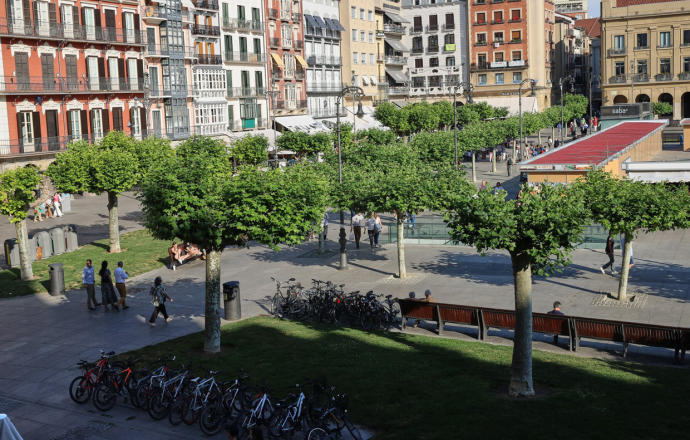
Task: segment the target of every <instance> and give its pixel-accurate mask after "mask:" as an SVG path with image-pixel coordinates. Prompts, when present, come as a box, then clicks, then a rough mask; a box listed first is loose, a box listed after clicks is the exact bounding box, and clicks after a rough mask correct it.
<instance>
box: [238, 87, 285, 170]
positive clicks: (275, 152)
mask: <svg viewBox="0 0 690 440" xmlns="http://www.w3.org/2000/svg"><path fill="white" fill-rule="evenodd" d="M279 94H280V90H273V88H272V87H269V88H268V89H267V90H266V93H265V95H266V105H267V106H268V128H269V129H271V130H273V160H274V161H276V162H277V160H278V145H276V131H275V129H273V107H274V99H275V97H276V96H278V95H279ZM269 100H270V102H269ZM233 124H234V121H233Z"/></svg>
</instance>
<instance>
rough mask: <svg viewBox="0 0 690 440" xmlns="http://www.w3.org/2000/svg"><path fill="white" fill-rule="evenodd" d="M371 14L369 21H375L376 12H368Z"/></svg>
mask: <svg viewBox="0 0 690 440" xmlns="http://www.w3.org/2000/svg"><path fill="white" fill-rule="evenodd" d="M368 13H369V21H374V11H368Z"/></svg>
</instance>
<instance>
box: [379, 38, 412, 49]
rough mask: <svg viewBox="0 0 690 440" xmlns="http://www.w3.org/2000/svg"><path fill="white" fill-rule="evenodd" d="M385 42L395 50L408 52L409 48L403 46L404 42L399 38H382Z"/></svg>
mask: <svg viewBox="0 0 690 440" xmlns="http://www.w3.org/2000/svg"><path fill="white" fill-rule="evenodd" d="M384 41H385V42H386V44H388V45H389V46H390V47H392V48H393V49H394V50H397V51H398V52H409V51H410V49H408V48H407V47H405V45H404V44H402V42H401V41H400V40H392V39H385V40H384Z"/></svg>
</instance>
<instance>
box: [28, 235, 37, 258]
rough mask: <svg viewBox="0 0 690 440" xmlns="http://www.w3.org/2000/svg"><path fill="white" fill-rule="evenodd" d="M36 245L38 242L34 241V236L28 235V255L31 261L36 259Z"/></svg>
mask: <svg viewBox="0 0 690 440" xmlns="http://www.w3.org/2000/svg"><path fill="white" fill-rule="evenodd" d="M36 246H38V243H37V242H36V237H34V236H33V235H30V236H29V255H30V256H31V261H36Z"/></svg>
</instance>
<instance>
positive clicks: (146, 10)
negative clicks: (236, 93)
mask: <svg viewBox="0 0 690 440" xmlns="http://www.w3.org/2000/svg"><path fill="white" fill-rule="evenodd" d="M140 11H141V18H142V27H143V30H144V32H145V34H146V46H145V51H144V57H145V63H146V65H145V72H146V77H147V78H146V88H145V91H146V95H145V99H144V104H145V108H146V110H147V114H148V121H149V126H148V127H147V130H148V132H149V133H150V134H153V135H155V136H159V137H167V138H169V139H171V140H182V139H186V138H187V137H189V135H190V134H191V132H192V127H191V126H190V114H193V110H194V107H193V101H192V69H191V67H192V63H193V61H195V60H196V59H197V53H196V50H195V49H194V47H192V46H191V45H190V44H191V33H190V32H191V29H190V25H191V19H192V13H191V11H190V10H189V9H187V7H185V6H183V5H182V2H181V1H180V0H168V2H167V4H165V5H163V6H161V5H159V4H158V2H153V1H151V0H144V1H143V2H142V4H141V5H140Z"/></svg>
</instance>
